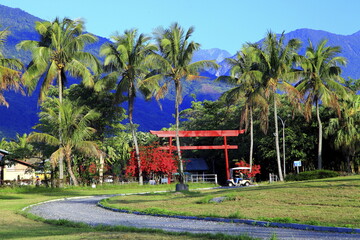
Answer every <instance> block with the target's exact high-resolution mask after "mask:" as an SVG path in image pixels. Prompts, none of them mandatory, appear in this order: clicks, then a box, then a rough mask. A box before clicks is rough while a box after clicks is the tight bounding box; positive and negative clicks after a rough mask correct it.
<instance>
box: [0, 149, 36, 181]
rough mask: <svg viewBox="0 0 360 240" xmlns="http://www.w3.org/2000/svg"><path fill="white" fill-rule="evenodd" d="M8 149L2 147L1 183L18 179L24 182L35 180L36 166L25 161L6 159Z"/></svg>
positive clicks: (0, 155) (0, 151) (0, 158)
mask: <svg viewBox="0 0 360 240" xmlns="http://www.w3.org/2000/svg"><path fill="white" fill-rule="evenodd" d="M6 155H9V152H8V151H5V150H3V149H0V171H1V173H0V185H4V183H9V182H12V181H17V182H20V184H21V183H23V184H31V183H33V181H35V177H36V176H35V171H34V169H33V168H34V167H33V166H32V165H31V164H30V163H27V162H25V161H21V160H17V159H6V158H5V156H6Z"/></svg>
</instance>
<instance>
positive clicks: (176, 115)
mask: <svg viewBox="0 0 360 240" xmlns="http://www.w3.org/2000/svg"><path fill="white" fill-rule="evenodd" d="M175 90H176V96H175V121H176V125H175V126H176V134H175V139H176V150H177V154H178V160H179V174H180V179H179V182H180V184H184V182H185V181H184V166H183V162H182V157H181V149H180V138H179V125H180V120H179V102H180V94H181V93H180V90H181V89H180V83H179V80H175Z"/></svg>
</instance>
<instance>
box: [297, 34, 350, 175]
mask: <svg viewBox="0 0 360 240" xmlns="http://www.w3.org/2000/svg"><path fill="white" fill-rule="evenodd" d="M326 43H327V40H322V41H320V42H319V44H318V45H317V46H314V45H313V43H312V42H311V41H309V46H308V47H307V49H306V53H305V58H303V59H302V63H301V67H302V68H303V78H302V79H301V80H300V81H299V83H297V86H296V88H297V89H298V90H299V91H300V92H301V93H302V94H303V96H305V103H304V105H305V116H306V118H307V119H310V118H311V112H312V106H313V105H315V108H316V118H317V121H318V126H319V139H318V141H319V144H318V169H321V168H322V138H323V127H322V122H321V118H320V112H319V105H320V103H321V104H323V105H325V106H328V107H332V108H334V109H336V110H337V111H338V113H339V114H340V112H339V111H340V108H339V101H338V100H339V96H344V95H346V89H345V88H344V87H343V86H342V85H341V83H340V82H341V81H342V78H341V76H340V74H341V68H340V66H341V65H345V64H346V59H345V58H344V57H340V56H337V55H338V54H339V53H340V52H341V51H340V47H331V46H326Z"/></svg>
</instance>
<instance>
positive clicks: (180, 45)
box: [144, 23, 218, 184]
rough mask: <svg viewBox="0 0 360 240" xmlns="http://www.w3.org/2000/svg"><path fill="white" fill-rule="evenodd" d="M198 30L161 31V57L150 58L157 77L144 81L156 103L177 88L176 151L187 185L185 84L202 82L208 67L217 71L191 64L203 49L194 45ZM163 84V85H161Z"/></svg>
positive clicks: (158, 35)
mask: <svg viewBox="0 0 360 240" xmlns="http://www.w3.org/2000/svg"><path fill="white" fill-rule="evenodd" d="M193 32H194V28H193V27H190V28H189V29H188V30H187V31H185V29H183V28H182V27H181V26H180V25H179V24H178V23H174V24H172V25H171V26H170V27H169V28H167V29H164V28H161V27H160V28H158V29H156V30H155V32H154V36H155V39H156V41H157V44H158V47H159V50H160V54H159V55H153V57H152V58H149V61H150V62H151V63H152V65H151V66H152V67H153V68H155V69H156V68H157V72H156V74H155V75H153V76H151V77H149V78H148V79H147V80H145V81H144V85H145V86H148V87H149V88H153V89H156V90H155V91H156V93H155V97H156V99H160V98H163V97H164V96H165V94H166V93H167V90H168V87H169V84H170V83H171V82H172V83H174V85H175V121H176V123H175V126H176V137H175V138H176V149H177V154H178V160H179V174H180V183H181V184H183V183H184V167H183V162H182V157H181V151H180V139H179V105H180V104H181V102H182V94H181V92H182V81H183V80H195V79H200V78H202V77H201V76H199V70H200V69H204V68H207V67H212V68H217V67H218V65H217V64H216V63H215V61H209V60H203V61H197V62H191V60H192V57H193V55H194V52H195V51H197V50H198V49H199V48H200V44H199V43H196V42H194V41H190V37H191V35H192V34H193ZM161 80H163V82H162V83H161V84H160V81H161Z"/></svg>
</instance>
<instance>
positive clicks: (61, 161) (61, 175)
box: [57, 69, 64, 188]
mask: <svg viewBox="0 0 360 240" xmlns="http://www.w3.org/2000/svg"><path fill="white" fill-rule="evenodd" d="M57 74H58V84H59V102H60V104H61V103H62V95H63V93H62V79H61V70H60V69H59V70H58V72H57ZM59 125H60V126H61V114H60V106H59ZM59 140H60V146H59V148H61V147H62V132H61V127H60V128H59ZM59 187H60V188H62V187H64V159H63V157H62V156H60V159H59Z"/></svg>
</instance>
